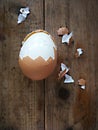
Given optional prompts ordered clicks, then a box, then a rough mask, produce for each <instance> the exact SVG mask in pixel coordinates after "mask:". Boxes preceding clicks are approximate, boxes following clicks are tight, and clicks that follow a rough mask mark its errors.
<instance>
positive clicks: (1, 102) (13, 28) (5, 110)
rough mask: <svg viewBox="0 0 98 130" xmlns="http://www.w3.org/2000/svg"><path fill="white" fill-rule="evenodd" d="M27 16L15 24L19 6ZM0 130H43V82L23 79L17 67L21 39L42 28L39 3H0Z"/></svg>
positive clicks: (41, 1)
mask: <svg viewBox="0 0 98 130" xmlns="http://www.w3.org/2000/svg"><path fill="white" fill-rule="evenodd" d="M26 6H29V7H30V11H31V14H30V15H29V16H28V18H27V19H26V20H25V21H24V22H23V23H21V24H20V25H18V24H17V18H18V12H19V9H20V8H21V7H26ZM0 11H1V14H0V72H1V74H0V81H1V82H0V84H1V85H0V129H2V130H3V129H9V130H11V129H13V130H16V129H17V130H44V81H31V80H29V79H28V78H26V77H25V76H24V75H23V74H22V72H21V70H20V68H19V65H18V55H19V50H20V45H21V42H22V40H23V38H24V37H25V36H26V35H27V34H28V33H29V32H31V31H33V30H35V29H38V28H43V27H44V25H43V0H40V1H39V0H28V1H26V0H22V1H21V0H17V1H13V0H1V1H0Z"/></svg>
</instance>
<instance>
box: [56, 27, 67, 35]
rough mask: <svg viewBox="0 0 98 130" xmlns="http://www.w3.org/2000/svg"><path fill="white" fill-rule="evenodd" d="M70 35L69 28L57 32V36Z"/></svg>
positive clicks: (62, 28) (61, 28)
mask: <svg viewBox="0 0 98 130" xmlns="http://www.w3.org/2000/svg"><path fill="white" fill-rule="evenodd" d="M68 33H69V29H68V28H67V27H60V28H59V29H58V30H57V34H58V35H59V36H62V35H64V34H68Z"/></svg>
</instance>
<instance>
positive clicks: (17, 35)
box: [0, 0, 98, 130]
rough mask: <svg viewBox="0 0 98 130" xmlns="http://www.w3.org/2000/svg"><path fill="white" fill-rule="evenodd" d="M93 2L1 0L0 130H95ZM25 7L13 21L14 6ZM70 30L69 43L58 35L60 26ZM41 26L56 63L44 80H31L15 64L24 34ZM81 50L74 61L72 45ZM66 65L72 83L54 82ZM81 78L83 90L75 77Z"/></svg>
mask: <svg viewBox="0 0 98 130" xmlns="http://www.w3.org/2000/svg"><path fill="white" fill-rule="evenodd" d="M97 5H98V1H97V0H93V1H92V0H75V1H74V0H17V1H14V0H0V12H1V13H0V130H98V79H97V78H98V51H97V48H98V38H97V37H98V36H97V35H98V15H97V12H98V7H97ZM26 6H29V7H30V12H31V13H30V15H29V16H28V18H27V19H26V20H25V21H24V22H23V23H21V24H20V25H17V18H18V13H19V9H20V8H21V7H26ZM65 25H67V26H68V27H69V30H70V31H73V33H74V36H73V39H74V44H71V45H70V46H67V45H66V44H62V43H61V37H59V36H57V30H58V28H59V27H60V26H65ZM36 29H45V30H46V31H48V32H49V33H50V34H51V35H52V36H53V37H54V39H55V42H56V45H57V48H58V62H57V66H56V68H55V70H54V72H53V73H52V74H51V75H50V76H49V77H48V78H47V79H45V80H42V81H31V80H29V79H28V78H27V77H25V76H24V75H23V74H22V72H21V70H20V68H19V65H18V55H19V50H20V46H21V42H22V40H23V38H24V37H25V36H26V35H27V34H28V33H29V32H31V31H33V30H36ZM78 47H81V48H83V49H84V54H83V55H82V56H81V57H80V58H78V59H76V58H75V56H74V54H75V51H76V48H78ZM61 62H63V63H65V64H66V65H67V66H68V67H70V72H69V74H70V75H71V76H72V77H73V78H74V80H75V83H73V84H64V83H63V81H64V79H61V80H58V79H57V78H58V73H59V71H60V63H61ZM79 78H84V79H85V80H86V89H85V90H82V89H80V87H79V86H78V83H77V81H78V79H79Z"/></svg>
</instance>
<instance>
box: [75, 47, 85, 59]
mask: <svg viewBox="0 0 98 130" xmlns="http://www.w3.org/2000/svg"><path fill="white" fill-rule="evenodd" d="M82 54H83V49H82V48H78V49H77V52H76V53H75V57H76V58H78V57H80V55H82Z"/></svg>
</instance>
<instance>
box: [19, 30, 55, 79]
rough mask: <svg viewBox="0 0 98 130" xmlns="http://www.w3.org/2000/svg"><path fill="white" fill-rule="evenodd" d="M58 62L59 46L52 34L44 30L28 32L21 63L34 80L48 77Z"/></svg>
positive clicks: (20, 54)
mask: <svg viewBox="0 0 98 130" xmlns="http://www.w3.org/2000/svg"><path fill="white" fill-rule="evenodd" d="M56 62H57V47H56V45H55V43H54V40H53V38H52V36H51V35H50V34H49V33H48V32H46V31H44V30H36V31H34V32H31V33H30V34H28V35H27V36H26V37H25V39H24V41H23V46H22V48H21V50H20V53H19V65H20V68H21V69H22V71H23V73H24V74H25V75H26V76H27V77H29V78H30V79H32V80H41V79H44V78H46V77H48V76H49V75H50V74H51V73H52V72H53V70H54V68H55V66H56Z"/></svg>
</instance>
